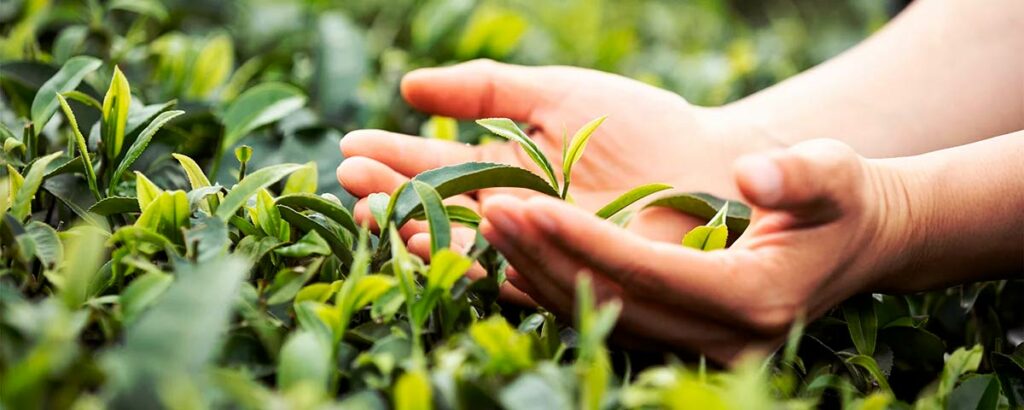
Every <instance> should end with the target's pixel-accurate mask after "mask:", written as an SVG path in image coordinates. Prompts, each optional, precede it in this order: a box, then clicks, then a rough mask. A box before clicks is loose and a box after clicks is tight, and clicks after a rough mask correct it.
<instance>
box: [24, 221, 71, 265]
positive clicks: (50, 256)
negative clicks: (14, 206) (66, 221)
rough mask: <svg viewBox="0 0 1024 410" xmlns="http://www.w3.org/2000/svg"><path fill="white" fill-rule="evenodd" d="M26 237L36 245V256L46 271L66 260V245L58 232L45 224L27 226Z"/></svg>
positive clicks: (33, 223)
mask: <svg viewBox="0 0 1024 410" xmlns="http://www.w3.org/2000/svg"><path fill="white" fill-rule="evenodd" d="M25 235H27V236H28V237H29V238H31V239H32V242H33V243H34V244H35V245H34V248H35V254H36V257H37V258H39V261H40V262H42V263H43V266H44V267H45V268H46V269H50V268H53V267H55V266H56V265H57V264H58V263H59V262H60V261H62V260H63V259H64V245H63V244H62V243H61V242H60V238H59V237H58V236H57V231H55V230H54V229H53V228H51V227H50V225H47V224H45V223H42V222H39V221H32V222H29V223H28V224H26V225H25Z"/></svg>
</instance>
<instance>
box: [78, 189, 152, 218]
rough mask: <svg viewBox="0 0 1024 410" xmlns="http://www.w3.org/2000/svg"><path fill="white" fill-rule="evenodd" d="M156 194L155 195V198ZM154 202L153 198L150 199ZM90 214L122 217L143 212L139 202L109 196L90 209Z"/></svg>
mask: <svg viewBox="0 0 1024 410" xmlns="http://www.w3.org/2000/svg"><path fill="white" fill-rule="evenodd" d="M157 189H159V188H157ZM157 194H159V193H156V194H154V195H153V197H154V198H155V197H156V195H157ZM150 201H152V198H151V199H150ZM89 212H90V213H94V214H97V215H99V216H110V215H120V214H126V213H132V212H142V209H141V208H140V207H139V200H138V199H137V198H134V197H130V196H108V197H106V198H103V199H101V200H99V201H96V203H95V204H92V206H91V207H89Z"/></svg>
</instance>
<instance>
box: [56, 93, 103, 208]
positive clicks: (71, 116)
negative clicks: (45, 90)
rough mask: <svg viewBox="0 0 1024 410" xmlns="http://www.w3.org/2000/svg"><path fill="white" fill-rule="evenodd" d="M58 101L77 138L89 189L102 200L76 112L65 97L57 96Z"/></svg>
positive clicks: (77, 145)
mask: <svg viewBox="0 0 1024 410" xmlns="http://www.w3.org/2000/svg"><path fill="white" fill-rule="evenodd" d="M56 98H57V101H58V102H59V103H60V107H61V110H63V111H64V116H65V117H67V119H68V123H69V124H70V125H71V132H72V133H73V134H74V136H75V147H77V148H78V155H79V156H80V157H81V158H82V169H84V170H85V180H86V182H87V183H88V184H89V189H90V190H91V191H92V193H93V197H95V198H96V199H97V200H99V199H100V197H101V195H100V188H99V185H98V184H97V183H96V171H95V170H94V169H93V168H92V158H90V157H89V148H88V146H87V145H86V143H85V136H84V135H82V131H81V130H79V129H78V120H77V119H75V112H74V111H72V110H71V106H69V105H68V102H67V101H66V100H64V97H63V96H61V95H60V94H57V97H56Z"/></svg>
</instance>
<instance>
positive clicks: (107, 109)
mask: <svg viewBox="0 0 1024 410" xmlns="http://www.w3.org/2000/svg"><path fill="white" fill-rule="evenodd" d="M131 103H132V91H131V88H130V87H129V85H128V79H127V78H125V76H124V73H122V72H121V69H120V68H118V67H117V66H114V76H113V78H111V80H110V88H109V89H107V94H106V96H104V97H103V123H102V125H101V127H100V128H101V130H102V132H101V135H102V136H103V144H104V145H105V146H106V147H107V158H108V159H112V158H117V156H118V155H120V154H121V148H122V146H123V145H124V133H125V127H127V125H128V107H130V106H131Z"/></svg>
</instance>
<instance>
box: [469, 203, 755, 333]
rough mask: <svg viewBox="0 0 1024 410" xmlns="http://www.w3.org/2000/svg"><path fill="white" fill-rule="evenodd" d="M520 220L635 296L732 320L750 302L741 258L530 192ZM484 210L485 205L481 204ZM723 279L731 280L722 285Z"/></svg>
mask: <svg viewBox="0 0 1024 410" xmlns="http://www.w3.org/2000/svg"><path fill="white" fill-rule="evenodd" d="M524 208H525V214H526V216H527V218H526V222H525V224H526V225H528V226H530V227H535V228H536V229H537V230H538V231H539V232H541V236H542V237H550V238H557V240H554V241H552V244H553V245H554V246H556V247H558V248H560V249H562V250H563V251H565V252H566V253H567V254H568V255H572V257H573V258H576V259H579V260H581V261H585V262H586V263H587V265H588V266H592V267H593V270H594V271H595V272H599V273H601V274H603V275H606V276H607V277H608V278H609V279H611V280H613V281H615V282H616V283H618V284H619V285H620V286H622V288H623V289H624V290H625V291H626V293H629V294H633V295H635V296H637V297H648V298H652V299H662V300H664V301H666V303H672V304H675V305H677V306H680V307H682V308H686V309H690V310H707V311H708V313H713V314H715V315H717V316H719V317H720V318H723V319H732V318H733V317H734V316H735V315H736V312H737V311H738V310H739V309H740V308H741V307H743V306H745V305H746V304H747V302H749V300H748V297H749V295H750V294H752V293H750V292H749V289H748V287H747V286H746V285H748V284H749V282H750V281H749V280H746V281H745V280H744V279H745V278H744V277H742V275H741V274H740V273H739V271H740V270H742V267H743V266H745V264H747V263H750V261H747V260H746V259H743V260H737V258H732V256H731V255H728V254H726V252H727V251H722V252H701V251H698V250H694V249H690V248H686V247H683V246H679V245H672V244H666V243H660V242H653V241H648V240H645V239H643V238H641V237H639V236H637V235H636V234H634V233H632V232H628V231H624V230H623V229H621V228H619V227H617V226H615V225H614V224H612V223H611V222H608V221H605V220H602V219H599V218H597V217H595V216H593V215H591V214H588V213H585V212H582V211H581V210H579V209H577V208H575V207H573V206H570V205H568V204H565V203H563V202H561V201H558V200H555V199H552V198H544V197H534V198H531V199H530V200H528V201H527V203H526V205H525V207H524ZM483 209H484V212H485V213H486V212H487V205H486V204H485V205H484V206H483ZM723 284H730V285H729V286H723Z"/></svg>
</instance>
